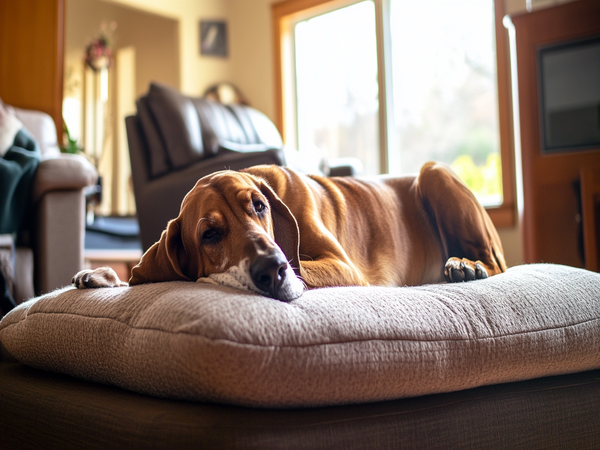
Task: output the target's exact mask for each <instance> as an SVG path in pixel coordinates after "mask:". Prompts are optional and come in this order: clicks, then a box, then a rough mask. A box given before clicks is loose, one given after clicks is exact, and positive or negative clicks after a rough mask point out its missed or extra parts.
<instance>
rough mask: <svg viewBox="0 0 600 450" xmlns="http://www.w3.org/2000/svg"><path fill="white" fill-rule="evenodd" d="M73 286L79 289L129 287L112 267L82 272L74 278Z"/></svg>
mask: <svg viewBox="0 0 600 450" xmlns="http://www.w3.org/2000/svg"><path fill="white" fill-rule="evenodd" d="M71 284H72V285H73V286H75V287H76V288H77V289H89V288H103V287H118V286H127V284H126V283H122V282H121V280H120V279H119V277H118V276H117V274H116V272H115V271H114V270H113V269H111V268H110V267H99V268H97V269H94V270H88V269H86V270H81V271H80V272H78V273H77V274H76V275H75V276H74V277H73V279H72V280H71Z"/></svg>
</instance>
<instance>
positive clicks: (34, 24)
mask: <svg viewBox="0 0 600 450" xmlns="http://www.w3.org/2000/svg"><path fill="white" fill-rule="evenodd" d="M63 46H64V0H19V1H13V0H0V97H1V98H2V100H3V101H4V102H5V103H7V104H10V105H13V106H16V107H18V108H23V109H33V110H38V111H43V112H45V113H47V114H49V115H50V116H51V117H52V119H53V120H54V124H55V126H56V131H57V136H58V137H59V139H60V137H61V136H62V128H63V125H62V120H63V119H62V92H63V51H64V49H63Z"/></svg>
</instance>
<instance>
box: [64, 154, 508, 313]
mask: <svg viewBox="0 0 600 450" xmlns="http://www.w3.org/2000/svg"><path fill="white" fill-rule="evenodd" d="M288 262H289V265H290V266H291V268H290V266H288V264H287V263H288ZM292 268H293V270H294V272H295V274H296V275H297V276H298V277H299V278H300V279H301V280H302V281H303V283H304V284H305V286H306V287H308V288H316V287H325V286H349V285H358V286H366V285H383V286H402V285H419V284H426V283H437V282H441V281H444V280H446V281H449V282H455V281H463V280H465V281H469V280H472V279H477V278H486V277H487V276H488V275H495V274H498V273H500V272H503V271H504V270H506V263H505V261H504V256H503V251H502V244H501V242H500V239H499V237H498V234H497V232H496V229H495V228H494V226H493V224H492V222H491V220H490V218H489V216H488V215H487V213H486V211H485V210H484V209H483V207H482V206H481V205H480V204H479V203H478V202H477V200H476V199H475V197H474V196H473V194H472V193H471V192H470V191H469V189H468V188H467V187H466V186H465V185H464V184H463V183H462V182H461V181H460V180H459V179H458V178H457V177H456V176H455V175H454V174H453V172H452V171H451V170H450V169H449V168H447V167H446V166H444V165H442V164H438V163H427V164H426V165H425V166H423V168H422V169H421V172H420V174H419V175H418V176H417V177H414V176H407V177H398V178H392V177H385V176H382V177H377V178H374V179H372V180H370V181H368V180H359V179H354V178H324V177H318V176H304V175H300V174H297V173H295V172H293V171H292V170H290V169H287V168H282V167H278V166H256V167H251V168H249V169H245V170H243V171H241V172H233V171H223V172H217V173H215V174H212V175H209V176H206V177H204V178H202V179H201V180H199V181H198V182H197V183H196V186H195V187H194V188H193V189H192V190H191V191H190V192H189V193H188V194H187V195H186V197H185V199H184V200H183V203H182V206H181V211H180V214H179V216H178V217H177V218H176V219H174V220H171V221H170V222H169V224H168V226H167V229H166V230H165V231H164V232H163V234H162V236H161V238H160V240H159V241H158V242H157V243H155V244H154V245H153V246H152V247H150V249H149V250H148V251H147V252H146V253H145V254H144V255H143V257H142V259H141V261H140V263H139V264H138V265H137V266H135V267H134V268H133V270H132V275H131V279H130V280H129V284H130V285H136V284H142V283H149V282H159V281H172V280H189V281H196V280H197V279H205V278H207V277H209V278H211V279H213V280H216V282H220V283H221V284H229V285H235V286H238V285H239V284H240V283H241V284H242V285H244V286H245V287H249V288H250V289H251V290H254V291H255V292H259V293H261V294H264V295H267V296H270V297H273V298H277V299H280V300H284V301H289V300H292V299H294V298H296V297H298V296H299V295H300V294H301V292H302V287H300V288H298V283H297V279H296V277H295V276H294V273H293V272H292ZM234 269H235V270H234ZM246 272H248V273H247V274H246V275H244V274H245V273H246ZM220 274H233V275H232V276H233V278H235V280H237V281H234V282H231V280H233V278H232V279H231V280H230V281H227V280H226V279H225V278H222V277H221V275H220ZM240 274H241V275H240ZM227 276H229V275H227ZM109 277H113V279H111V280H109V279H108V278H109ZM114 277H116V275H113V273H112V270H110V269H97V270H96V271H82V272H80V273H78V274H77V275H76V276H75V277H74V279H73V282H74V284H75V285H76V286H78V287H102V286H118V285H122V283H121V282H120V280H118V278H117V279H116V280H114ZM220 277H221V278H220ZM292 278H294V279H296V281H294V280H292ZM240 280H241V281H240ZM232 283H233V284H232ZM290 283H291V287H290ZM248 284H250V285H252V284H254V286H246V285H248ZM238 287H239V286H238Z"/></svg>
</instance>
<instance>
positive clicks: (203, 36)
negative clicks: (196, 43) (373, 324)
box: [200, 20, 227, 58]
mask: <svg viewBox="0 0 600 450" xmlns="http://www.w3.org/2000/svg"><path fill="white" fill-rule="evenodd" d="M200 54H201V55H203V56H219V57H222V58H226V57H227V22H225V21H223V20H201V21H200Z"/></svg>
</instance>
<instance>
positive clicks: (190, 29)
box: [71, 0, 254, 95]
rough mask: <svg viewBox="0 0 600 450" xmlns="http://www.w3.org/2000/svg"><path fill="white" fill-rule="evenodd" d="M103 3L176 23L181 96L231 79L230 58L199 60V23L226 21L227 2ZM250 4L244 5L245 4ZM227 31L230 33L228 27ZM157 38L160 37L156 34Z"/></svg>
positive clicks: (129, 0)
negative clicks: (120, 6)
mask: <svg viewBox="0 0 600 450" xmlns="http://www.w3.org/2000/svg"><path fill="white" fill-rule="evenodd" d="M71 1H80V0H71ZM105 1H106V2H107V3H114V4H120V5H126V6H129V7H133V8H136V9H139V10H142V11H147V12H151V13H154V14H159V15H161V16H163V17H169V18H171V19H174V20H176V21H178V23H179V56H180V66H179V82H178V84H177V85H176V86H178V87H179V88H180V89H181V91H182V92H183V93H185V94H188V95H201V94H202V93H203V92H204V90H205V89H206V88H207V87H209V86H211V85H212V84H214V83H216V82H219V81H223V80H229V79H230V76H231V66H232V64H231V61H232V56H231V55H230V57H229V58H220V57H208V56H203V57H202V56H200V30H199V27H200V25H199V24H200V19H209V20H210V19H217V20H221V19H223V20H228V19H229V14H230V3H231V2H230V0H105ZM246 1H247V0H246ZM253 2H254V1H252V2H249V1H247V3H253ZM229 28H230V29H231V26H230V27H229ZM230 34H231V33H230ZM157 36H159V35H158V33H157ZM159 37H160V36H159ZM230 48H231V47H230ZM163 64H165V62H163Z"/></svg>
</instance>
